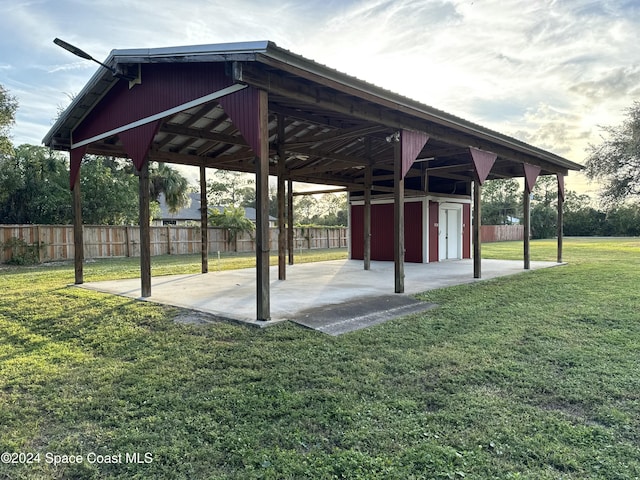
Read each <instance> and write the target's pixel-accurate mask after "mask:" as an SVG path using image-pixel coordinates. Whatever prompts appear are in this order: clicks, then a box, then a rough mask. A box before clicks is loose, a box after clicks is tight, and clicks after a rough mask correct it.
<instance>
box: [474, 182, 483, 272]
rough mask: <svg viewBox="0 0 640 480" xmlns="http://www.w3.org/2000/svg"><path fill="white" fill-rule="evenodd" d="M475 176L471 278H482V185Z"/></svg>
mask: <svg viewBox="0 0 640 480" xmlns="http://www.w3.org/2000/svg"><path fill="white" fill-rule="evenodd" d="M477 177H478V176H477V174H476V178H475V179H474V182H473V278H482V241H481V239H480V226H481V225H482V185H480V180H479V179H478V178H477Z"/></svg>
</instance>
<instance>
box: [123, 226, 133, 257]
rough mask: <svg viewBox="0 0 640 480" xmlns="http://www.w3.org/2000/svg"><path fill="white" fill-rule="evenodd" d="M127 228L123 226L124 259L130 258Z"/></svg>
mask: <svg viewBox="0 0 640 480" xmlns="http://www.w3.org/2000/svg"><path fill="white" fill-rule="evenodd" d="M129 237H130V235H129V226H128V225H125V227H124V252H125V253H124V254H125V256H126V257H130V256H131V247H130V246H129V242H130V240H129Z"/></svg>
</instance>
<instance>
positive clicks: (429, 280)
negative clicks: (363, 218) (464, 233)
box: [81, 260, 559, 326]
mask: <svg viewBox="0 0 640 480" xmlns="http://www.w3.org/2000/svg"><path fill="white" fill-rule="evenodd" d="M556 265H559V264H558V263H555V262H533V261H532V262H531V270H536V269H539V268H546V267H552V266H556ZM521 272H525V270H524V269H523V261H509V260H482V279H481V280H487V279H491V278H495V277H500V276H505V275H512V274H515V273H521ZM269 273H270V279H271V280H270V291H271V320H270V321H268V322H259V321H256V320H255V318H256V272H255V269H253V268H249V269H242V270H227V271H222V272H210V273H207V274H189V275H169V276H160V277H152V279H151V297H148V298H144V299H141V300H146V301H150V302H155V303H160V304H165V305H173V306H176V307H182V308H187V309H192V310H196V311H201V312H205V313H209V314H213V315H216V316H219V317H223V318H227V319H230V320H236V321H240V322H244V323H248V324H254V325H259V326H266V325H270V324H273V323H278V322H280V321H284V320H293V319H296V318H299V317H302V316H304V312H305V311H308V310H310V309H313V308H318V307H323V306H329V305H336V304H342V303H345V302H349V301H354V300H361V299H363V298H366V297H379V296H383V295H384V296H387V295H390V294H391V295H393V294H394V293H393V292H394V265H393V262H379V261H374V262H371V270H368V271H365V270H364V269H363V263H362V261H361V260H332V261H327V262H318V263H302V264H298V265H288V266H287V280H278V269H277V267H271V269H270V272H269ZM474 281H479V280H478V279H474V278H473V261H472V260H453V261H446V262H438V263H428V264H418V263H406V264H405V293H404V295H410V294H416V293H421V292H424V291H427V290H433V289H436V288H441V287H447V286H452V285H459V284H464V283H472V282H474ZM81 287H83V288H87V289H91V290H96V291H100V292H105V293H111V294H115V295H122V296H125V297H130V298H140V279H126V280H111V281H103V282H90V283H85V284H84V285H81Z"/></svg>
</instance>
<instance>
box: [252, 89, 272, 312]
mask: <svg viewBox="0 0 640 480" xmlns="http://www.w3.org/2000/svg"><path fill="white" fill-rule="evenodd" d="M268 107H269V98H268V94H267V92H266V91H265V90H258V111H257V115H258V131H259V133H258V138H259V141H260V147H259V148H260V151H259V152H257V154H258V156H257V157H256V288H257V292H256V297H257V298H256V304H257V305H256V307H257V316H256V318H257V319H258V320H261V321H267V320H269V319H270V317H271V305H270V291H269V110H268Z"/></svg>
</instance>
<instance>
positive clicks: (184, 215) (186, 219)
mask: <svg viewBox="0 0 640 480" xmlns="http://www.w3.org/2000/svg"><path fill="white" fill-rule="evenodd" d="M189 198H190V199H191V203H190V204H189V206H188V207H185V208H181V209H180V210H178V211H177V212H176V213H171V212H170V211H169V207H168V206H167V203H166V201H165V198H164V193H161V194H160V197H159V198H158V201H159V203H160V215H159V216H158V217H157V218H154V219H153V223H152V224H153V225H155V226H162V225H180V226H200V193H198V192H192V193H190V194H189ZM211 208H212V209H214V208H215V209H216V210H218V211H219V212H222V211H223V210H224V207H219V206H216V207H211ZM244 215H245V217H247V218H248V219H249V220H251V221H252V222H253V223H256V209H255V208H253V207H244ZM277 221H278V220H277V219H276V218H275V217H272V216H271V215H269V226H270V227H275V226H277Z"/></svg>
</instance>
